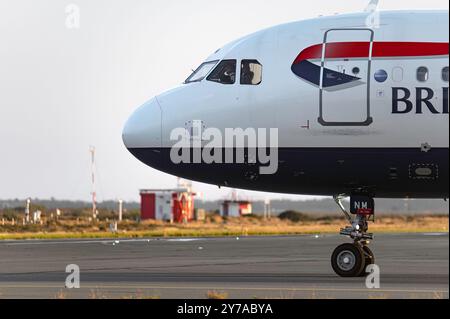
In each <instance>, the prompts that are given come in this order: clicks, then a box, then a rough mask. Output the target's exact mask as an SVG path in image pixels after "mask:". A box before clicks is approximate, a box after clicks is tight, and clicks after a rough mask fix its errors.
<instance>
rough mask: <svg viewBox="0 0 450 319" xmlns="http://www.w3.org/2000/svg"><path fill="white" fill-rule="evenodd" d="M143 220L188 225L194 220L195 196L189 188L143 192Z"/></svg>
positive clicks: (141, 192)
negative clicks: (187, 223)
mask: <svg viewBox="0 0 450 319" xmlns="http://www.w3.org/2000/svg"><path fill="white" fill-rule="evenodd" d="M140 194H141V220H151V219H153V220H162V221H167V222H175V223H186V222H188V221H191V220H193V219H194V197H195V194H194V193H192V192H191V190H190V189H189V188H178V189H153V190H141V191H140Z"/></svg>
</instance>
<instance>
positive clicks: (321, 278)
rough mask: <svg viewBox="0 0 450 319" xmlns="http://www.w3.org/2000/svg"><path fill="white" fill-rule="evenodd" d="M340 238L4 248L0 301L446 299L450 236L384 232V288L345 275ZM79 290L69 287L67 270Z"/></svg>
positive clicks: (17, 244) (16, 244)
mask: <svg viewBox="0 0 450 319" xmlns="http://www.w3.org/2000/svg"><path fill="white" fill-rule="evenodd" d="M345 241H348V240H346V239H345V238H342V237H340V236H337V235H325V236H321V235H306V236H287V237H241V238H236V237H231V238H208V239H139V240H54V241H31V240H30V241H1V242H0V298H180V299H194V298H206V296H207V293H208V292H212V291H215V292H218V293H220V294H226V295H227V296H228V298H283V299H286V298H287V299H290V298H311V299H312V298H338V299H339V298H374V299H375V298H449V235H448V233H442V234H440V233H436V234H379V235H377V236H376V238H375V240H374V242H373V243H372V245H371V248H372V249H373V251H374V252H375V256H376V263H377V265H378V266H379V267H380V271H381V274H380V284H381V287H380V289H367V287H366V285H365V278H339V277H337V276H336V275H335V274H334V273H333V270H332V268H331V265H330V256H331V253H332V251H333V250H334V248H335V247H336V246H337V245H339V244H340V243H343V242H345ZM69 264H76V265H78V266H79V267H80V284H81V287H80V289H70V290H68V289H65V281H66V277H67V275H68V274H67V273H66V272H65V270H66V266H67V265H69Z"/></svg>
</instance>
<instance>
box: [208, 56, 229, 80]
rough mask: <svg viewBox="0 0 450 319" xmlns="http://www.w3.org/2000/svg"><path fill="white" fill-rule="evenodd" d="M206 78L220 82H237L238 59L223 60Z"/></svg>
mask: <svg viewBox="0 0 450 319" xmlns="http://www.w3.org/2000/svg"><path fill="white" fill-rule="evenodd" d="M206 79H207V80H208V81H212V82H217V83H220V84H234V83H235V82H236V60H223V61H222V62H220V63H219V65H218V66H217V67H216V68H215V69H214V70H213V71H212V72H211V74H210V75H209V76H208V77H207V78H206Z"/></svg>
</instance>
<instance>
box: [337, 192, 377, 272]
mask: <svg viewBox="0 0 450 319" xmlns="http://www.w3.org/2000/svg"><path fill="white" fill-rule="evenodd" d="M342 199H343V197H342V196H335V197H334V200H335V201H336V203H337V204H338V206H339V208H340V209H341V210H342V212H343V213H344V215H345V216H346V217H347V220H348V221H349V223H350V225H351V226H348V227H346V228H343V229H341V232H340V234H341V235H344V236H348V237H350V238H351V239H353V243H347V244H343V245H340V246H339V247H337V248H336V249H335V250H334V252H333V255H332V256H331V266H332V267H333V270H334V271H335V273H336V274H337V275H339V276H341V277H360V276H365V275H366V268H367V266H369V265H371V264H374V263H375V256H374V254H373V252H372V251H371V250H370V248H369V247H368V244H369V242H370V240H373V234H371V233H368V230H369V225H368V222H369V220H370V218H371V217H372V219H373V217H374V216H375V215H374V214H375V205H374V200H373V198H372V197H369V196H351V198H350V207H351V213H352V214H354V215H355V216H356V217H355V218H354V219H353V218H352V216H351V215H350V213H348V212H347V210H346V209H345V207H344V205H342V202H341V200H342Z"/></svg>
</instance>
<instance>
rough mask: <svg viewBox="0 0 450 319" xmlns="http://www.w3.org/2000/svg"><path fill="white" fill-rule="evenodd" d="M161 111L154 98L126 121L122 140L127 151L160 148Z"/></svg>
mask: <svg viewBox="0 0 450 319" xmlns="http://www.w3.org/2000/svg"><path fill="white" fill-rule="evenodd" d="M161 124H162V111H161V107H160V105H159V103H158V100H157V99H156V98H153V99H151V100H150V101H149V102H147V103H145V104H144V105H143V106H141V107H140V108H138V109H137V110H136V111H135V112H134V113H133V115H132V116H131V117H130V118H129V119H128V121H127V123H126V124H125V127H124V129H123V132H122V140H123V143H124V144H125V146H126V147H127V149H128V150H130V151H131V152H133V150H139V149H140V150H144V149H159V148H161Z"/></svg>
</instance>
